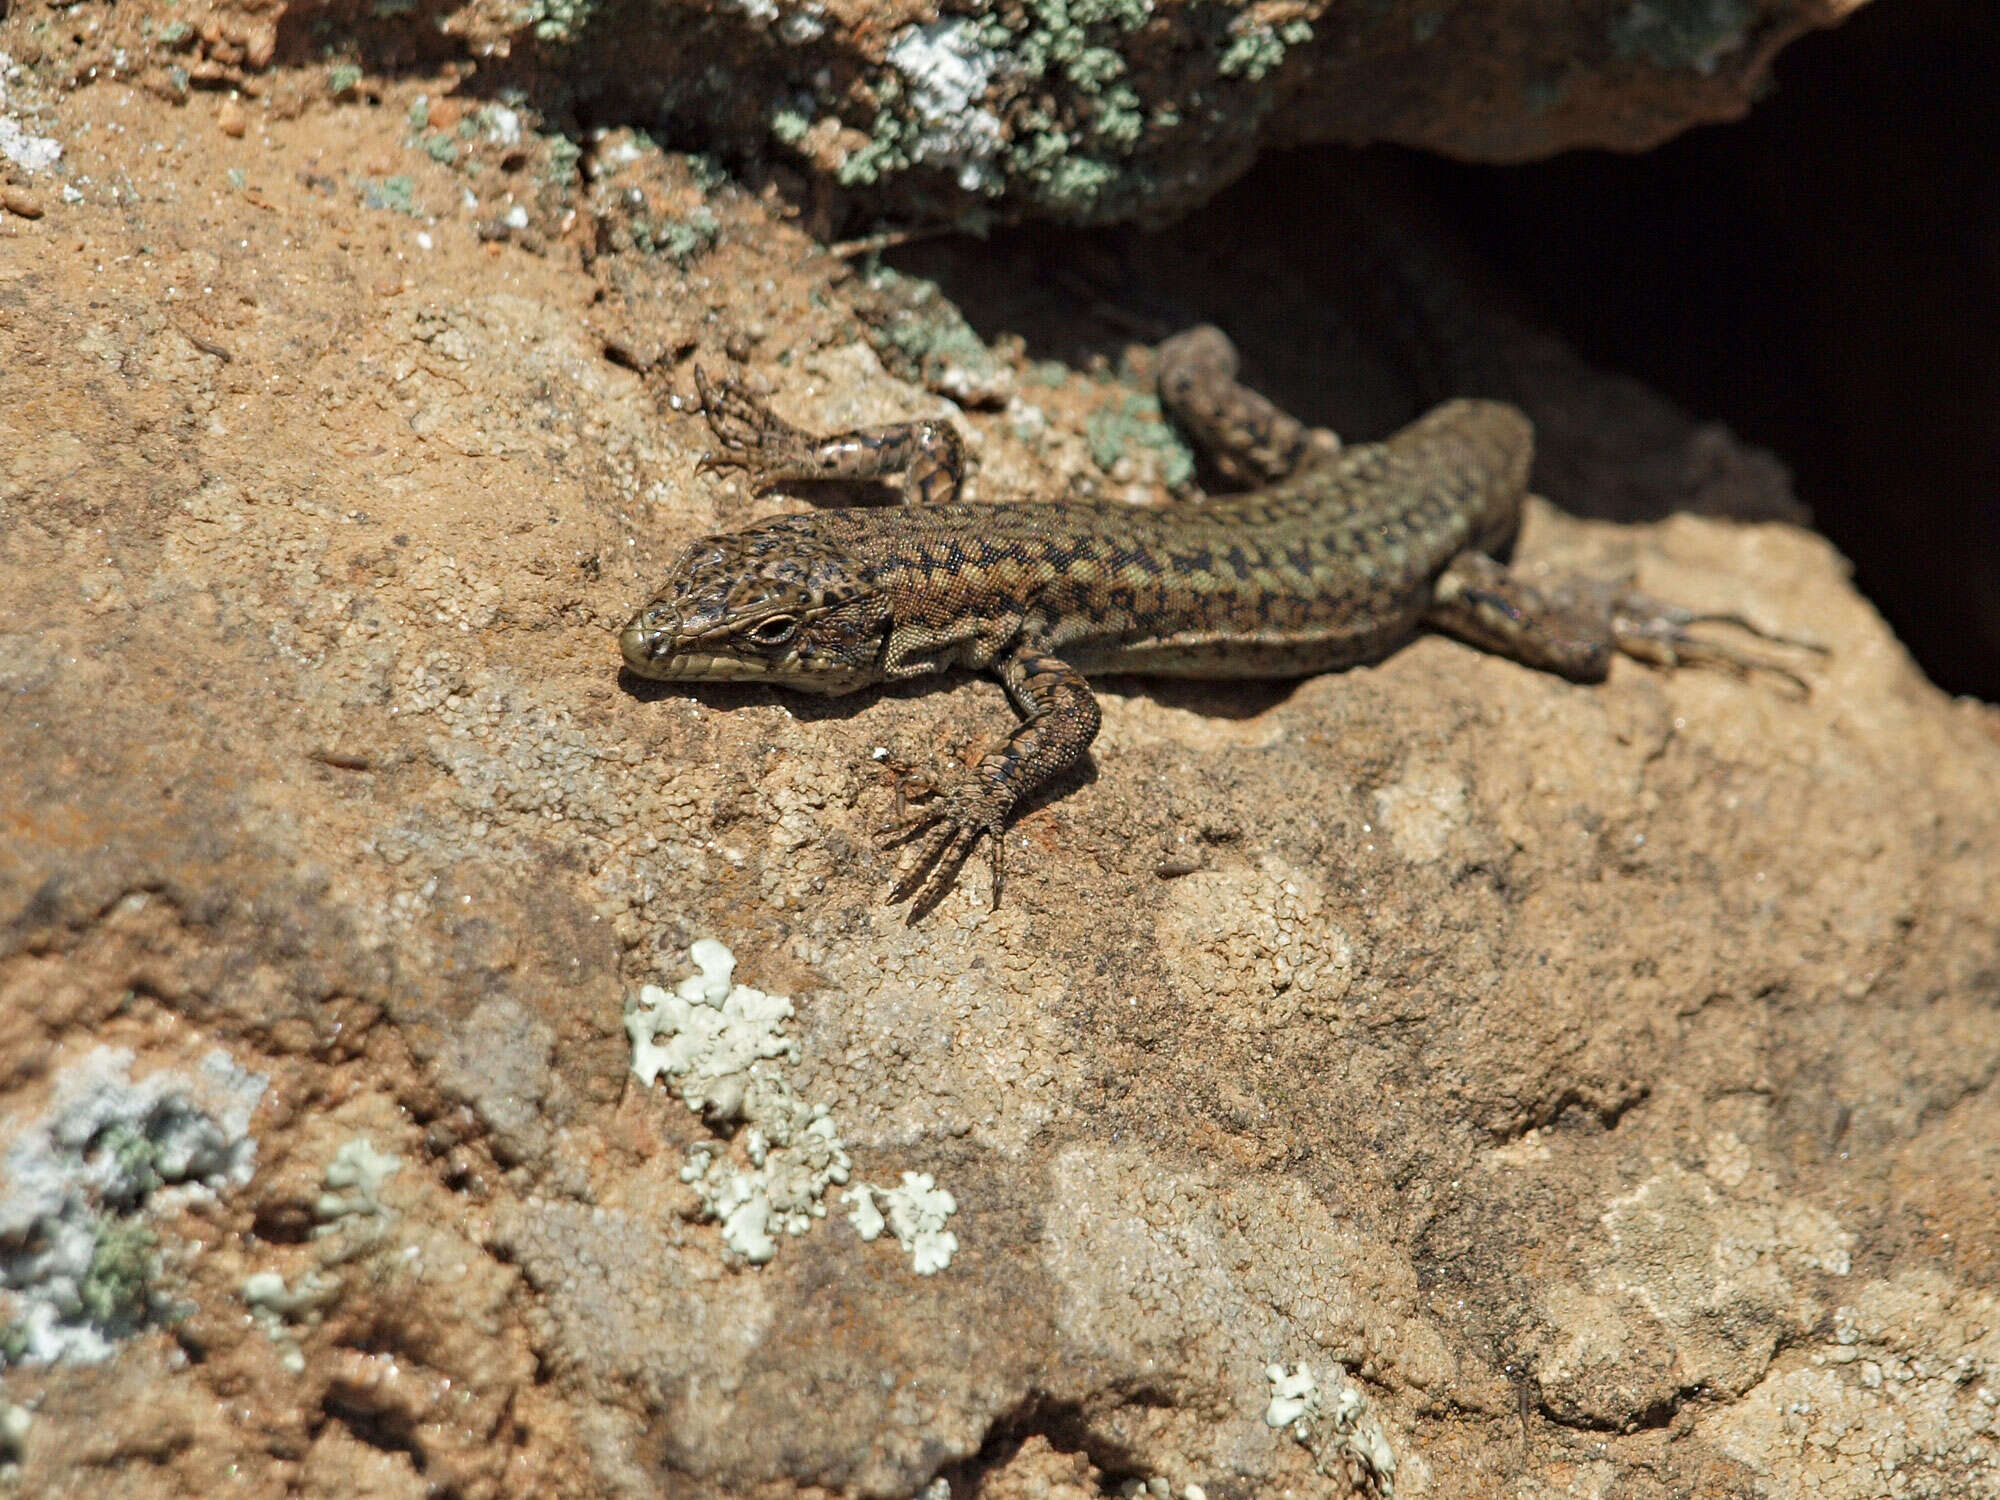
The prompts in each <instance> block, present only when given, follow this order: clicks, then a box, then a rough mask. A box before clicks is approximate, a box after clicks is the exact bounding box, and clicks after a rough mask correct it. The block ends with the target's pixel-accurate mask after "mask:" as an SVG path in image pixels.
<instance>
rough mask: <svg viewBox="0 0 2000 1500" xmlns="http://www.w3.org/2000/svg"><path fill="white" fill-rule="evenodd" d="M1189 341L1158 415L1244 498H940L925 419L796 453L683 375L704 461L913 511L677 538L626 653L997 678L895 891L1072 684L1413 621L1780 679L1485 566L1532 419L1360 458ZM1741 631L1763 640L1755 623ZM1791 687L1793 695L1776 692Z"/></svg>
mask: <svg viewBox="0 0 2000 1500" xmlns="http://www.w3.org/2000/svg"><path fill="white" fill-rule="evenodd" d="M1235 373H1236V359H1235V351H1234V350H1233V349H1232V348H1231V347H1230V345H1229V342H1228V340H1227V339H1226V338H1224V337H1223V335H1222V334H1221V333H1220V332H1218V331H1217V330H1215V329H1212V328H1198V329H1193V330H1190V331H1189V332H1187V333H1184V334H1181V335H1179V336H1177V337H1176V338H1174V339H1170V340H1168V341H1167V343H1166V344H1164V345H1162V346H1161V349H1160V390H1161V396H1162V399H1163V400H1165V401H1166V403H1167V404H1168V405H1169V406H1170V407H1171V408H1172V409H1173V410H1174V411H1175V412H1176V414H1177V415H1179V416H1180V418H1181V419H1182V421H1183V422H1184V424H1185V425H1187V426H1188V427H1189V428H1190V429H1192V430H1193V431H1194V432H1195V433H1196V434H1197V435H1198V436H1199V437H1200V438H1201V439H1202V440H1203V442H1204V443H1205V444H1206V445H1207V446H1208V447H1209V449H1210V450H1211V452H1212V453H1214V455H1215V456H1216V459H1217V463H1218V467H1219V468H1221V469H1222V470H1223V471H1224V472H1225V473H1228V474H1232V475H1238V476H1246V477H1261V478H1263V479H1265V480H1267V481H1268V482H1267V483H1266V484H1265V485H1264V487H1263V488H1261V489H1257V490H1253V491H1250V492H1249V493H1246V494H1242V495H1238V496H1234V497H1231V498H1228V499H1224V500H1219V501H1213V502H1209V503H1206V504H1201V503H1194V502H1180V503H1176V504H1172V505H1168V506H1163V507H1161V508H1159V509H1142V508H1138V507H1135V506H1130V505H1124V504H1120V503H1118V502H1115V501H1106V500H1059V501H1047V502H1040V503H1021V504H1007V505H974V504H966V503H960V502H958V501H957V500H956V499H955V498H954V497H955V496H956V494H957V491H958V487H959V481H960V476H961V472H962V466H963V455H962V452H961V449H960V445H959V441H958V437H957V434H956V433H955V432H954V431H953V430H952V429H951V427H950V425H949V424H948V423H944V422H912V423H904V424H900V425H897V426H894V427H885V428H876V429H870V430H867V431H859V432H850V433H841V434H837V435H834V436H831V437H815V436H813V435H812V434H810V433H806V432H802V431H800V430H799V429H797V428H794V427H792V426H790V425H789V424H787V423H785V422H783V421H781V420H780V419H779V418H778V417H776V416H775V415H773V414H772V413H771V412H770V411H769V410H768V409H767V408H765V407H764V406H763V405H762V404H761V403H759V402H757V401H756V400H755V399H754V398H753V397H751V396H750V395H749V394H748V393H747V392H745V391H743V390H742V389H741V388H740V387H738V386H736V385H734V384H726V385H723V386H720V387H715V386H711V385H710V384H709V382H708V380H707V378H706V377H705V376H700V377H699V379H700V384H701V388H702V396H703V403H704V410H705V411H706V412H707V414H708V418H709V422H710V425H711V426H712V427H713V428H714V430H715V433H716V436H717V438H718V439H719V440H720V441H721V442H722V443H723V445H724V447H723V451H722V452H720V453H716V454H712V455H710V456H709V457H708V458H705V459H704V460H703V461H702V468H704V469H717V468H731V467H734V468H741V469H744V470H746V471H748V473H749V474H750V475H751V476H752V478H753V479H754V480H755V481H756V482H757V483H758V485H759V486H760V487H761V486H763V485H768V484H771V483H774V482H778V481H782V480H801V479H805V480H812V479H867V478H877V477H880V476H883V475H887V474H895V473H901V474H902V475H903V476H904V486H903V488H904V493H905V496H906V498H908V499H909V500H910V501H911V502H912V503H911V504H908V505H906V506H903V507H895V508H867V509H848V510H834V511H821V512H817V513H814V514H811V515H801V516H786V517H783V518H781V519H778V520H773V521H764V522H760V523H758V524H756V525H754V526H750V527H747V528H745V529H743V530H741V531H737V532H733V533H728V534H724V535H721V536H713V537H707V538H704V539H703V540H701V541H698V542H696V543H695V544H694V545H693V546H692V547H690V548H689V549H688V550H687V552H686V553H685V554H684V555H683V556H682V557H681V559H680V560H679V562H678V563H677V564H676V565H675V567H674V569H673V571H672V574H671V575H670V577H669V580H668V582H667V584H666V586H665V587H664V588H663V589H662V590H661V591H660V592H659V594H658V595H656V596H655V598H654V599H653V600H652V602H651V603H649V604H648V605H647V606H646V607H645V608H644V609H642V610H641V611H640V612H639V613H638V614H637V615H635V616H634V617H633V619H632V621H631V623H630V624H628V625H627V626H626V627H625V631H624V634H623V636H622V638H621V641H620V645H621V648H622V650H623V652H624V656H625V661H626V664H627V665H628V666H629V667H630V668H631V669H632V670H633V671H634V672H636V673H638V674H639V675H640V676H643V677H652V678H660V679H663V680H666V681H672V682H770V683H775V684H778V685H781V686H784V687H788V688H795V689H801V690H805V691H808V692H820V693H846V692H852V691H854V690H856V689H858V688H862V687H866V686H868V685H869V684H871V683H879V682H895V681H902V680H904V679H907V678H912V677H921V676H926V675H929V674H931V673H936V672H942V671H945V670H946V669H948V668H951V667H970V668H974V669H980V670H991V671H993V672H994V673H995V674H996V675H997V676H998V677H999V678H1000V680H1001V682H1003V683H1004V684H1005V685H1006V687H1007V690H1008V692H1009V694H1010V695H1011V696H1012V697H1013V699H1014V701H1015V703H1016V704H1017V705H1018V707H1019V708H1020V710H1021V713H1022V716H1023V721H1024V722H1023V723H1022V724H1021V725H1020V726H1019V727H1018V728H1016V729H1015V731H1014V733H1013V735H1012V736H1011V737H1010V738H1009V740H1008V742H1007V744H1006V745H1005V746H1003V747H1002V748H1001V749H999V750H997V751H995V752H993V753H992V754H990V755H988V756H987V757H986V758H985V759H984V760H982V761H981V762H980V764H979V766H978V768H977V769H976V771H975V772H974V774H973V775H972V777H971V778H970V779H969V780H967V781H966V782H965V783H963V784H962V785H960V786H958V787H956V788H955V789H953V790H952V791H951V792H949V793H947V794H946V795H945V796H944V797H943V798H942V799H940V800H939V801H938V802H937V803H935V804H933V805H932V806H930V807H928V808H926V809H924V810H923V811H922V812H921V813H920V814H918V815H917V816H916V817H915V818H913V819H911V820H910V821H909V822H907V823H905V824H903V825H902V826H900V827H897V828H893V829H889V830H885V839H886V841H887V842H891V843H893V842H898V841H901V840H904V839H908V838H913V837H915V836H917V835H919V834H924V833H926V831H928V836H927V837H926V839H925V841H924V843H923V846H922V847H921V849H920V850H919V851H918V853H917V856H916V858H915V860H914V861H913V862H912V864H911V866H910V868H909V871H908V873H907V874H906V875H905V877H904V878H903V879H902V881H901V882H900V883H899V884H898V885H897V887H896V889H895V891H894V893H893V895H892V899H897V900H900V899H902V898H903V897H904V896H906V895H912V894H914V896H915V900H914V902H913V904H912V907H911V915H912V917H913V918H914V917H915V916H917V915H919V914H921V913H922V912H923V911H926V910H928V909H929V908H930V907H931V906H932V905H934V904H935V903H936V901H937V900H938V899H939V898H940V897H941V896H942V895H943V894H944V892H945V891H946V890H948V889H949V888H950V885H951V883H952V880H953V878H954V877H955V875H956V872H957V870H958V867H959V866H960V865H961V864H962V863H963V862H964V859H965V857H966V855H967V854H968V853H970V852H971V850H972V848H973V846H974V845H975V844H976V843H977V842H978V840H979V838H980V837H981V836H982V835H986V836H990V837H991V838H992V840H993V850H994V892H993V894H994V900H995V901H997V900H998V899H999V850H1000V833H1001V830H1002V828H1003V827H1004V825H1005V823H1006V820H1007V817H1008V815H1009V814H1010V813H1011V812H1012V811H1013V809H1014V808H1015V807H1016V806H1017V805H1018V804H1019V803H1020V801H1021V799H1022V798H1023V797H1025V796H1027V795H1028V794H1029V793H1031V792H1032V791H1034V789H1035V788H1037V787H1039V786H1042V785H1044V784H1045V783H1046V782H1048V781H1049V780H1050V779H1051V778H1053V777H1055V776H1057V775H1060V774H1061V773H1062V772H1063V771H1064V770H1066V769H1068V768H1069V767H1070V766H1072V765H1074V764H1075V763H1076V762H1077V761H1078V760H1079V759H1081V757H1082V756H1083V754H1084V752H1085V750H1086V749H1087V748H1088V747H1089V745H1090V742H1091V740H1092V739H1093V738H1094V737H1095V736H1096V734H1097V727H1098V710H1097V702H1096V699H1095V698H1094V697H1093V696H1092V694H1091V691H1090V688H1089V686H1088V684H1087V683H1086V681H1085V676H1086V674H1090V673H1099V672H1135V673H1143V674H1147V675H1151V676H1172V677H1298V676H1304V675H1307V674H1310V673H1315V672H1325V671H1332V670H1336V669H1339V668H1343V667H1350V666H1354V665H1357V664H1359V663H1362V662H1369V661H1376V660H1379V659H1380V658H1382V657H1384V656H1386V655H1388V654H1389V653H1390V652H1392V651H1394V650H1395V649H1396V648H1397V647H1398V646H1400V645H1401V644H1403V642H1405V641H1406V640H1408V639H1409V638H1410V637H1411V636H1412V635H1414V634H1415V633H1416V632H1417V631H1418V630H1419V629H1420V628H1422V627H1424V626H1430V627H1432V628H1435V629H1440V630H1444V631H1448V632H1450V633H1451V634H1453V635H1456V636H1459V637H1460V638H1462V639H1465V640H1468V641H1470V642H1472V643H1473V644H1475V645H1479V646H1482V647H1485V648H1487V649H1489V650H1494V651H1499V652H1502V653H1504V654H1506V655H1509V656H1512V657H1514V658H1516V659H1517V660H1520V661H1523V662H1526V663H1528V664H1529V665H1531V666H1536V667H1540V668H1543V669H1545V670H1548V671H1553V672H1557V673H1560V674H1561V675H1563V676H1565V677H1568V678H1571V679H1573V680H1575V681H1580V682H1596V681H1600V680H1602V679H1603V677H1604V676H1605V674H1606V672H1607V671H1608V670H1609V665H1610V660H1611V657H1612V655H1613V653H1614V652H1616V651H1624V652H1625V653H1627V654H1628V655H1632V656H1635V657H1638V658H1641V659H1643V660H1647V661H1652V662H1656V663H1659V664H1661V665H1668V666H1672V665H1677V664H1679V663H1682V662H1699V663H1702V664H1707V665H1715V666H1721V667H1725V668H1729V669H1731V670H1735V671H1738V672H1747V671H1749V670H1752V669H1760V670H1768V671H1773V672H1776V673H1778V674H1780V675H1781V676H1783V677H1786V678H1788V679H1790V680H1791V681H1793V682H1795V683H1797V682H1798V679H1797V678H1796V677H1795V676H1793V674H1791V673H1790V672H1789V671H1787V670H1786V669H1785V668H1783V667H1781V666H1778V665H1777V664H1775V663H1772V662H1769V661H1765V660H1763V659H1761V658H1758V657H1755V656H1751V655H1747V654H1744V653H1741V652H1738V651H1735V650H1733V649H1730V648H1727V647H1724V646H1721V645H1718V644H1716V643H1714V642H1712V641H1705V640H1702V639H1701V638H1699V637H1696V636H1693V635H1691V634H1689V633H1688V632H1687V630H1686V627H1687V626H1688V625H1689V624H1692V623H1695V622H1696V621H1697V620H1700V619H1718V618H1719V619H1724V620H1727V621H1729V622H1730V623H1733V624H1736V625H1738V626H1741V627H1743V628H1746V629H1752V630H1753V631H1754V627H1751V626H1749V625H1748V624H1747V622H1745V621H1743V620H1741V619H1739V618H1737V617H1734V616H1721V617H1716V616H1695V615H1691V614H1689V613H1688V612H1687V611H1685V610H1681V609H1677V608H1675V607H1674V606H1671V605H1665V604H1661V603H1659V602H1657V601H1655V600H1650V599H1647V598H1644V597H1643V596H1640V595H1637V594H1633V593H1631V592H1630V591H1629V590H1625V589H1623V588H1620V587H1618V586H1616V585H1605V584H1596V583H1592V582H1590V581H1587V580H1579V581H1574V582H1571V583H1568V584H1565V585H1562V586H1559V587H1557V588H1554V589H1538V588H1536V587H1535V586H1533V585H1531V584H1529V583H1527V582H1526V581H1525V580H1523V579H1520V578H1517V577H1515V576H1513V575H1511V574H1509V573H1508V572H1507V570H1506V569H1505V568H1504V567H1502V566H1501V564H1500V563H1499V562H1497V561H1495V560H1494V554H1496V553H1501V552H1504V550H1505V549H1506V547H1507V546H1508V545H1509V544H1510V543H1511V541H1512V540H1513V535H1514V531H1515V529H1516V527H1517V525H1518V523H1519V520H1520V511H1521V501H1522V497H1523V495H1524V494H1525V493H1526V489H1527V482H1528V469H1529V464H1530V461H1531V459H1532V456H1533V433H1532V430H1531V429H1530V427H1529V424H1528V420H1527V418H1525V417H1524V416H1522V415H1521V413H1520V412H1519V411H1517V410H1515V409H1514V408H1513V407H1511V406H1507V405H1505V404H1503V403H1500V402H1495V401H1450V402H1447V403H1445V404H1444V405H1443V406H1440V407H1438V408H1437V409H1436V410H1434V411H1432V412H1430V413H1429V414H1428V415H1426V416H1424V417H1422V418H1420V419H1419V420H1418V421H1416V422H1413V423H1412V424H1411V425H1410V426H1408V427H1406V428H1404V429H1403V430H1402V431H1401V432H1399V433H1397V434H1396V435H1395V436H1394V437H1392V438H1390V439H1389V440H1388V441H1386V442H1382V443H1370V444H1364V445H1361V446H1358V447H1353V448H1348V449H1345V450H1343V449H1341V448H1340V446H1339V443H1338V440H1337V439H1335V438H1334V437H1333V436H1332V435H1331V434H1330V433H1324V432H1314V431H1311V430H1309V429H1307V428H1305V427H1304V426H1302V425H1301V424H1300V423H1298V422H1297V421H1295V420H1294V419H1293V418H1291V417H1289V416H1287V415H1285V414H1284V413H1283V412H1281V411H1279V410H1278V409H1277V408H1276V407H1274V406H1272V405H1271V404H1270V403H1269V402H1268V401H1266V400H1264V398H1263V397H1261V396H1258V395H1257V394H1256V393H1255V392H1252V391H1249V390H1247V389H1245V388H1244V387H1242V386H1240V385H1238V384H1236V381H1235ZM1756 633H1760V634H1761V632H1756ZM1799 685H1800V686H1801V687H1803V684H1802V683H1800V684H1799Z"/></svg>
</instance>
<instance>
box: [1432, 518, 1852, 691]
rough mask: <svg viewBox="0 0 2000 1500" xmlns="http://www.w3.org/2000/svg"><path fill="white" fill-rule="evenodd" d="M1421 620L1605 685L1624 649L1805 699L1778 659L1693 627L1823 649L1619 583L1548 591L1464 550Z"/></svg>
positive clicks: (1566, 585) (1578, 581)
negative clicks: (1780, 687) (1759, 677)
mask: <svg viewBox="0 0 2000 1500" xmlns="http://www.w3.org/2000/svg"><path fill="white" fill-rule="evenodd" d="M1424 623H1425V624H1426V625H1428V626H1430V627H1431V628H1432V629H1435V630H1441V631H1443V632H1445V633H1446V634H1448V635H1454V636H1457V637H1458V638H1459V639H1460V640H1463V641H1466V642H1467V643H1469V644H1471V645H1474V646H1478V647H1481V648H1482V649H1484V650H1487V651H1492V652H1495V653H1496V654H1498V655H1501V656H1506V657H1510V658H1512V659H1513V660H1515V661H1518V662H1521V663H1523V664H1525V665H1527V666H1531V667H1538V668H1540V669H1541V670H1543V671H1546V672H1554V673H1556V674H1557V675H1558V676H1562V677H1567V678H1569V679H1570V680H1571V681H1573V682H1602V681H1603V680H1604V678H1605V677H1606V675H1607V674H1608V673H1609V672H1610V670H1611V658H1612V657H1613V656H1614V655H1617V654H1621V653H1622V654H1623V655H1626V656H1629V657H1632V658H1633V659H1634V660H1636V661H1643V662H1648V663H1650V664H1652V665H1654V666H1659V667H1670V668H1671V667H1683V666H1700V667H1713V668H1718V669H1720V670H1722V671H1726V672H1731V673H1733V674H1735V675H1736V676H1738V677H1745V678H1747V677H1751V676H1754V675H1755V674H1757V673H1760V672H1761V673H1765V674H1767V675H1769V676H1772V677H1775V678H1777V679H1778V680H1780V681H1782V682H1784V683H1786V684H1787V685H1788V686H1789V688H1790V689H1791V690H1793V691H1795V692H1796V693H1797V694H1798V695H1799V696H1801V697H1803V696H1805V695H1806V694H1807V693H1808V692H1809V691H1810V687H1809V685H1808V684H1807V682H1806V680H1805V678H1803V677H1801V676H1800V675H1799V674H1798V673H1797V672H1796V671H1794V670H1793V669H1792V668H1791V667H1790V666H1788V665H1786V664H1785V663H1784V662H1782V661H1778V660H1776V659H1774V658H1773V657H1771V656H1769V655H1767V654H1765V653H1763V652H1759V651H1749V650H1745V649H1743V648H1742V647H1740V646H1736V645H1733V644H1730V643H1729V642H1726V641H1718V640H1714V639H1711V638H1709V637H1707V636H1702V635H1697V634H1695V633H1694V631H1693V630H1692V629H1690V627H1691V626H1695V625H1729V626H1732V627H1734V628H1735V629H1738V630H1741V631H1743V632H1744V633H1746V634H1748V635H1752V636H1755V637H1757V638H1758V639H1759V640H1764V641H1769V642H1771V643H1772V644H1774V645H1780V646H1789V647H1792V648H1794V649H1797V650H1802V651H1812V652H1817V653H1819V654H1821V655H1824V654H1825V652H1826V648H1825V647H1824V646H1821V645H1818V644H1816V643H1814V642H1811V641H1801V640H1794V639H1791V638H1789V637H1786V636H1781V635H1777V634H1774V633H1773V632H1771V631H1768V630H1765V629H1763V628H1761V627H1760V626H1757V625H1754V624H1752V623H1751V622H1750V621H1749V620H1747V619H1745V618H1744V617H1743V616H1741V615H1737V614H1721V613H1717V614H1702V613H1697V612H1695V611H1693V610H1689V609H1684V608H1682V607H1681V606H1680V605H1678V604H1668V603H1666V602H1665V601H1663V600H1659V599H1655V598H1652V597H1651V596H1650V595H1647V594H1643V593H1640V592H1639V591H1638V590H1637V589H1634V588H1632V587H1630V586H1629V585H1626V584H1623V583H1613V582H1607V581H1605V580H1601V579H1592V578H1566V579H1563V580H1560V581H1559V582H1556V583H1554V584H1552V585H1549V586H1546V587H1545V586H1542V585H1540V584H1537V583H1533V582H1530V581H1529V580H1527V579H1525V578H1522V577H1520V576H1518V575H1517V574H1514V573H1510V572H1509V571H1508V570H1507V569H1506V568H1504V567H1503V566H1501V565H1500V564H1499V563H1497V562H1495V561H1494V560H1493V559H1492V558H1490V557H1488V556H1486V555H1485V554H1483V553H1479V552H1466V553H1462V554H1460V555H1459V556H1458V557H1456V558H1454V559H1453V560H1452V562H1451V564H1450V566H1448V567H1447V568H1446V569H1445V570H1444V572H1443V574H1441V575H1440V576H1439V578H1438V581H1437V583H1436V585H1435V586H1434V588H1433V591H1432V595H1431V603H1430V605H1429V607H1428V608H1427V609H1426V610H1425V612H1424Z"/></svg>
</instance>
